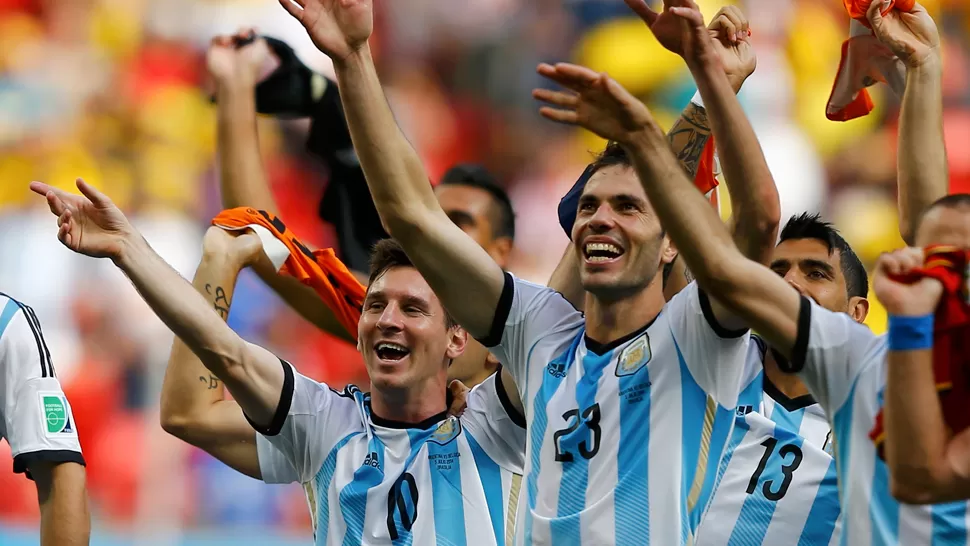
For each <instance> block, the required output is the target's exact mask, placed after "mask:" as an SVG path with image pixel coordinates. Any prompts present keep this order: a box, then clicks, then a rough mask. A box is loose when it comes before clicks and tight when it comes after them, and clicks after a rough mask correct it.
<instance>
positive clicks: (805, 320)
mask: <svg viewBox="0 0 970 546" xmlns="http://www.w3.org/2000/svg"><path fill="white" fill-rule="evenodd" d="M885 350H886V343H885V338H884V337H882V336H877V335H875V334H874V333H872V330H870V329H869V328H868V327H866V326H865V325H863V324H859V323H858V322H856V321H854V320H852V318H851V317H850V316H849V315H847V314H845V313H835V312H832V311H829V310H828V309H825V308H824V307H821V306H819V305H817V304H815V303H814V302H812V301H811V300H809V299H808V298H806V297H804V296H802V300H801V304H800V305H799V312H798V334H797V336H796V338H795V344H794V346H793V348H792V354H791V359H790V360H789V362H788V365H787V366H785V367H784V368H783V369H784V370H785V371H786V372H789V373H798V374H800V375H801V377H802V380H803V381H805V385H806V386H807V387H808V390H809V391H811V393H812V395H813V396H814V397H815V399H816V400H818V402H819V404H821V405H822V409H824V410H825V413H826V414H828V415H835V413H836V412H837V411H838V410H839V408H841V407H842V404H843V403H845V400H846V398H848V396H849V392H850V390H851V388H852V385H853V384H854V383H855V380H856V378H858V377H859V374H861V373H862V372H863V371H864V370H865V369H866V368H867V367H868V366H870V365H872V364H874V363H878V362H881V361H882V359H883V358H884V357H885Z"/></svg>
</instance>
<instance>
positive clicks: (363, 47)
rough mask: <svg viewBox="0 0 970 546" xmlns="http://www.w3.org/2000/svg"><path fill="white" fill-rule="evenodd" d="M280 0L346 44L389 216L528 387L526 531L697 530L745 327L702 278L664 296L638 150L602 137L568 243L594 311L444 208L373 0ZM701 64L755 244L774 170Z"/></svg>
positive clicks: (343, 79)
mask: <svg viewBox="0 0 970 546" xmlns="http://www.w3.org/2000/svg"><path fill="white" fill-rule="evenodd" d="M281 3H282V5H283V6H284V7H286V9H287V10H288V11H289V12H290V13H291V14H293V15H294V17H296V18H297V19H299V20H300V21H301V22H302V23H303V25H304V27H306V28H307V30H308V32H309V34H310V36H311V38H312V39H313V41H314V43H315V44H316V45H317V46H318V47H319V48H320V49H321V50H322V51H324V52H325V53H327V54H328V55H330V57H331V58H332V59H333V61H334V65H335V68H336V73H337V82H338V84H339V86H340V91H341V98H342V101H343V104H344V110H345V112H346V115H347V120H348V125H349V127H350V133H351V136H352V137H353V140H354V144H355V148H356V150H357V154H358V156H359V158H360V161H361V165H362V167H363V169H364V172H365V174H366V178H367V182H368V185H369V187H370V190H371V194H372V195H373V196H374V201H375V204H376V206H377V210H378V212H379V213H380V215H381V218H382V220H383V221H384V223H385V225H386V226H387V228H388V231H389V232H390V233H391V235H392V236H394V237H395V238H396V239H397V240H399V241H400V242H401V244H402V246H403V247H404V248H405V250H406V251H407V252H408V255H409V257H410V258H411V259H412V260H413V262H414V264H415V266H416V267H417V268H418V269H419V271H421V272H422V274H423V275H424V277H425V278H426V279H428V281H429V283H430V284H431V286H432V287H433V289H434V290H435V293H436V294H438V295H439V297H441V299H442V301H443V302H444V304H445V306H446V307H447V308H448V309H450V310H452V311H453V313H454V314H455V317H456V319H457V320H458V321H459V323H460V324H463V325H464V326H466V327H467V328H468V330H469V331H470V332H471V333H472V334H473V335H475V336H476V337H477V338H479V339H480V340H482V341H483V344H485V345H486V346H490V347H492V350H493V352H494V353H495V354H496V355H497V356H498V358H499V360H500V361H501V362H502V363H503V365H504V367H505V369H507V370H509V371H510V372H511V374H512V376H513V378H514V380H515V383H516V384H517V385H518V386H519V387H520V389H521V397H520V396H519V393H518V392H516V391H514V390H512V389H511V388H510V387H511V385H508V384H506V383H505V382H504V381H503V384H504V385H505V386H506V387H507V388H509V392H510V396H509V398H514V399H515V400H517V401H520V402H522V403H523V405H524V408H525V414H526V417H527V422H528V425H529V436H530V441H529V445H528V455H529V456H528V457H527V466H526V472H525V475H526V476H527V477H526V483H527V486H526V487H525V491H524V492H523V494H522V495H520V505H519V506H520V516H519V518H520V522H519V524H518V525H517V536H516V542H517V543H541V544H549V543H551V544H567V543H572V544H578V543H584V544H604V543H605V544H609V543H619V544H645V543H653V544H665V545H667V544H686V543H689V542H690V541H691V540H692V537H691V535H692V533H693V532H694V530H695V529H696V526H697V523H698V521H699V520H700V516H701V513H702V512H703V510H704V508H705V506H706V505H707V498H708V497H709V496H710V493H711V490H712V489H713V482H714V471H715V469H716V467H717V462H718V460H719V459H720V455H721V452H722V450H723V447H724V445H725V442H726V439H727V436H728V433H729V431H730V429H731V427H732V426H733V415H734V407H735V404H736V401H737V396H738V390H739V386H740V385H739V384H740V379H741V378H740V372H741V368H742V367H743V364H744V356H745V350H746V348H747V332H746V330H738V329H735V328H733V326H734V325H735V323H736V321H735V320H734V319H733V318H732V317H731V316H730V315H729V314H727V313H726V312H725V311H724V309H723V308H721V307H720V306H717V305H715V304H711V302H710V300H709V299H708V297H707V296H706V295H705V294H704V293H703V292H701V291H699V290H698V289H697V287H696V285H691V286H689V287H688V288H687V289H685V290H683V291H681V293H680V294H678V296H676V297H674V298H673V299H672V300H671V302H670V303H669V304H667V305H666V306H665V305H664V297H663V291H662V286H661V280H660V275H659V272H660V271H661V269H662V268H663V266H664V264H666V263H669V262H670V261H671V260H672V259H673V257H674V256H675V254H676V251H675V250H674V249H673V248H672V247H671V246H670V245H669V243H668V241H667V239H666V237H665V236H664V232H663V229H662V228H661V225H660V223H659V222H658V221H657V216H656V213H655V211H654V209H653V207H651V205H650V203H649V202H648V201H647V199H646V198H645V195H644V192H643V188H642V185H641V184H640V182H639V181H638V180H637V179H636V176H635V173H634V172H633V171H632V170H631V169H630V167H629V163H627V162H625V161H624V159H623V158H622V156H618V155H615V154H613V153H607V154H605V155H604V156H603V157H601V158H600V159H599V160H598V161H597V162H596V163H595V164H594V170H595V172H594V173H593V174H592V176H591V178H590V180H589V183H588V184H587V185H586V188H585V190H584V192H583V195H582V197H581V199H580V205H579V210H578V218H577V221H576V224H575V226H574V228H573V233H572V235H573V237H572V239H573V244H572V246H571V253H572V256H573V258H574V259H576V261H577V262H579V263H580V264H581V278H582V283H583V286H584V288H585V291H586V294H585V310H586V315H585V317H584V316H583V315H582V314H580V313H579V312H577V311H575V309H573V307H572V306H571V305H570V304H569V303H568V302H567V301H566V300H565V299H563V298H562V297H561V296H560V295H559V294H558V293H556V292H555V291H554V290H551V289H549V288H546V287H542V286H537V285H534V284H531V283H527V282H523V281H521V280H516V279H515V278H514V277H512V276H511V275H509V274H506V273H503V272H502V270H501V269H500V268H499V267H498V266H496V265H495V263H494V262H493V261H492V260H491V259H490V258H489V257H488V255H487V254H486V253H485V252H483V251H482V250H481V249H480V247H478V246H477V245H475V244H474V242H473V241H472V240H471V239H470V238H468V236H467V235H466V234H464V233H463V232H462V231H461V230H460V229H458V228H456V227H455V226H454V225H453V224H452V223H451V222H450V221H449V220H448V217H447V216H446V215H445V214H444V212H443V211H442V210H441V207H440V205H439V204H438V203H437V201H436V200H435V198H434V193H433V191H432V189H431V187H430V185H428V183H427V176H426V174H425V172H424V168H423V166H422V165H421V163H420V160H419V158H418V157H417V155H416V154H415V152H414V150H413V149H411V147H410V145H409V144H408V142H407V140H406V139H405V138H404V136H403V135H402V134H401V132H400V129H399V128H398V127H397V126H396V124H395V123H394V119H393V116H392V115H391V112H390V110H389V108H388V106H387V103H386V101H385V99H384V96H383V92H382V89H381V86H380V82H379V81H378V78H377V75H376V72H375V69H374V66H373V62H372V60H371V58H370V53H369V50H368V46H367V40H368V38H369V36H370V33H371V31H372V28H373V20H372V11H371V6H370V3H369V2H366V1H353V0H344V1H340V2H322V1H319V0H300V1H299V2H298V4H299V5H297V4H294V3H290V2H289V0H285V1H282V2H281ZM669 30H670V29H669V28H668V30H664V29H662V28H658V29H656V30H655V32H661V33H662V32H668V31H669ZM672 30H674V31H675V32H676V27H673V29H672ZM706 33H707V30H706V29H705V36H706V35H707V34H706ZM708 40H710V37H708ZM547 68H550V69H551V67H544V68H543V69H542V71H543V73H546V72H547ZM715 68H716V70H715ZM715 72H716V74H715ZM697 77H702V78H711V79H714V80H716V81H717V85H716V87H713V89H714V90H713V91H711V89H712V85H710V84H709V85H707V86H706V87H702V88H701V90H702V98H703V99H704V102H705V103H706V104H708V105H710V104H711V101H712V100H713V99H714V96H715V95H717V96H718V101H716V102H714V104H715V108H714V109H713V110H712V109H711V107H710V106H708V111H709V113H710V115H711V117H712V118H715V117H720V118H721V119H723V120H724V123H723V124H722V125H721V127H722V129H723V138H722V135H720V134H719V135H717V137H716V138H718V139H719V140H720V141H721V142H735V143H737V144H736V145H735V146H732V147H730V148H726V149H725V150H726V153H723V154H722V156H721V159H722V164H723V165H724V169H725V173H726V174H727V176H728V179H729V180H730V181H732V182H736V183H740V184H748V187H747V189H748V191H747V192H745V193H747V194H748V195H751V196H757V197H758V198H759V199H757V200H756V203H758V204H759V205H761V206H762V207H764V208H761V209H757V208H756V209H754V210H751V211H750V215H741V214H739V215H738V218H739V219H744V220H745V221H746V222H752V224H750V225H753V226H756V229H753V230H752V231H744V230H739V232H741V233H744V234H745V235H751V234H755V235H756V237H755V239H754V240H744V241H743V243H745V245H746V248H750V249H754V250H755V252H754V253H753V254H755V255H756V256H757V257H758V258H759V259H761V258H762V257H763V256H764V255H765V249H767V250H769V251H770V248H771V245H772V243H773V240H774V237H775V231H776V229H777V207H778V198H777V193H776V191H775V188H774V183H773V181H772V179H771V176H770V173H769V172H768V169H767V165H766V164H765V162H764V159H763V157H761V156H760V154H758V153H757V149H758V148H757V142H756V140H755V137H754V132H753V131H752V129H751V127H750V124H748V123H747V121H746V119H745V118H744V116H743V113H742V111H741V107H740V104H739V103H738V101H737V99H736V98H735V96H734V92H733V89H732V88H731V86H730V83H729V82H728V79H727V77H726V76H725V73H724V65H723V64H722V63H721V61H720V60H719V59H716V60H714V61H713V62H712V65H711V67H710V70H707V71H704V72H701V71H697V72H695V78H697ZM724 104H729V105H730V106H728V107H724V106H723V105H724ZM665 150H666V151H667V153H668V154H670V151H669V147H668V145H667V144H666V140H665ZM744 150H753V151H754V152H755V153H753V154H752V153H746V152H744ZM739 174H740V175H744V176H738V175H739ZM678 175H679V176H681V177H684V174H683V172H682V171H680V167H678ZM706 206H707V207H708V212H709V213H710V214H714V213H713V211H712V210H710V206H709V205H706ZM772 212H773V213H774V216H772ZM757 228H762V229H757ZM661 311H663V313H662V314H661ZM728 408H730V409H728ZM523 518H524V520H523Z"/></svg>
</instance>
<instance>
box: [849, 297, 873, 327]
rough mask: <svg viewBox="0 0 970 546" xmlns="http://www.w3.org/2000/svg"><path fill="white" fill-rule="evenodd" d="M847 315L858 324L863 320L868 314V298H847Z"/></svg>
mask: <svg viewBox="0 0 970 546" xmlns="http://www.w3.org/2000/svg"><path fill="white" fill-rule="evenodd" d="M849 316H850V317H852V320H854V321H856V322H858V323H859V324H862V323H863V322H865V321H866V317H867V316H869V300H867V299H866V298H863V297H861V296H852V297H851V298H849Z"/></svg>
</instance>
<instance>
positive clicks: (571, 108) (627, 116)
mask: <svg viewBox="0 0 970 546" xmlns="http://www.w3.org/2000/svg"><path fill="white" fill-rule="evenodd" d="M538 72H539V74H541V75H542V76H545V77H546V78H549V79H550V80H553V81H554V82H556V83H558V84H559V85H561V86H563V87H565V88H566V89H568V91H550V90H548V89H535V90H533V91H532V96H533V97H535V98H536V99H538V100H541V101H543V102H545V103H548V104H550V105H552V106H543V107H541V108H540V109H539V113H540V114H541V115H542V116H543V117H545V118H547V119H550V120H552V121H556V122H559V123H566V124H569V125H579V126H581V127H584V128H586V129H589V130H590V131H592V132H594V133H596V134H597V135H599V136H601V137H603V138H605V139H607V140H613V141H616V142H619V143H620V144H629V143H631V141H632V139H633V138H634V137H635V136H636V134H637V133H639V132H640V131H642V130H643V129H644V127H646V126H648V125H650V124H651V123H653V121H654V120H653V116H651V115H650V111H649V110H647V107H646V106H644V104H643V103H642V102H640V101H639V100H637V99H636V97H634V96H633V95H631V94H630V93H629V92H628V91H627V90H626V89H624V88H623V86H621V85H620V84H618V83H617V82H616V81H615V80H613V79H612V78H610V77H609V76H607V75H606V74H602V73H597V72H594V71H592V70H590V69H588V68H586V67H583V66H577V65H574V64H568V63H558V64H556V65H555V66H552V65H548V64H540V65H539V68H538Z"/></svg>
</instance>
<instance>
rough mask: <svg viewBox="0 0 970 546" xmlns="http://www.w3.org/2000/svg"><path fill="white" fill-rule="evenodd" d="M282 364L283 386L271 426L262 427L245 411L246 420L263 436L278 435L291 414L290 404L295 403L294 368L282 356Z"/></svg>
mask: <svg viewBox="0 0 970 546" xmlns="http://www.w3.org/2000/svg"><path fill="white" fill-rule="evenodd" d="M280 364H282V366H283V388H282V389H280V401H279V403H278V404H277V405H276V413H274V414H273V420H272V421H270V423H269V426H267V427H261V426H259V425H257V424H256V423H254V422H253V420H252V419H250V418H249V416H248V415H246V412H243V417H245V418H246V421H249V425H250V426H251V427H253V429H255V430H256V432H258V433H260V434H262V435H263V436H276V435H277V434H279V433H280V431H282V430H283V424H284V423H285V422H286V416H287V415H289V413H290V406H291V405H292V404H293V387H294V380H293V368H292V367H291V366H290V365H289V364H287V363H286V361H285V360H283V359H282V358H281V359H280Z"/></svg>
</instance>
